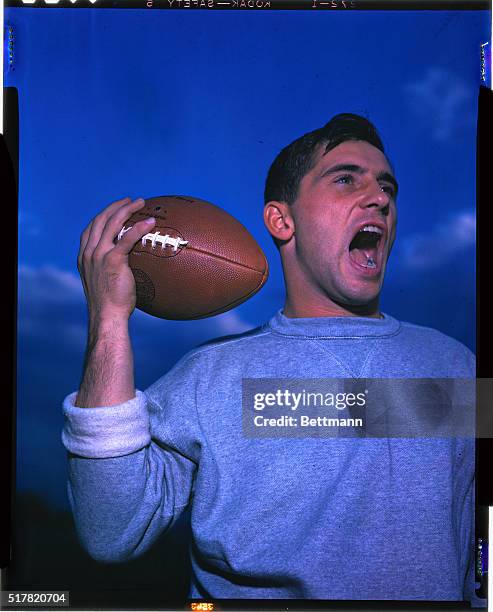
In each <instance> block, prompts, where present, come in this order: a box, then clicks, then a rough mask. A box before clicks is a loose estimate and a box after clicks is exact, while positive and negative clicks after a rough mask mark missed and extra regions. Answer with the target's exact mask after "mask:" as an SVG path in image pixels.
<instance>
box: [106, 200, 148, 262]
mask: <svg viewBox="0 0 493 612" xmlns="http://www.w3.org/2000/svg"><path fill="white" fill-rule="evenodd" d="M144 203H145V202H144V200H142V198H139V199H138V200H135V202H132V203H130V204H128V205H126V206H122V207H121V208H119V209H116V210H115V211H114V212H113V214H112V215H111V216H110V217H108V219H107V220H106V225H105V227H104V229H103V231H102V233H101V239H100V241H99V244H100V246H101V248H102V249H104V250H108V249H111V248H113V247H114V246H115V244H116V242H117V237H118V235H119V234H120V232H121V231H122V229H123V228H124V227H125V226H128V228H129V227H131V225H132V224H131V223H127V221H128V220H129V218H130V217H131V216H132V215H133V214H135V213H136V212H137V211H138V210H140V209H141V208H142V207H143V205H144ZM128 228H127V229H128Z"/></svg>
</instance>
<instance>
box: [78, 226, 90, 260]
mask: <svg viewBox="0 0 493 612" xmlns="http://www.w3.org/2000/svg"><path fill="white" fill-rule="evenodd" d="M92 223H93V222H92V221H91V222H90V223H89V225H88V226H87V227H86V229H85V230H84V231H83V232H82V234H81V236H80V244H79V252H78V254H77V268H78V269H79V270H80V269H81V264H82V255H83V254H84V250H85V248H86V244H87V241H88V240H89V234H90V233H91V226H92Z"/></svg>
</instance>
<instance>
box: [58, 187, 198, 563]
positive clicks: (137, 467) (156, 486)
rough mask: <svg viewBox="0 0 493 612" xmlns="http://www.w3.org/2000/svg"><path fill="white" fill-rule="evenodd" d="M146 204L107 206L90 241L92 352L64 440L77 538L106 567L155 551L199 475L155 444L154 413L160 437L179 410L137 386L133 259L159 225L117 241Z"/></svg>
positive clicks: (176, 452) (83, 269) (71, 403)
mask: <svg viewBox="0 0 493 612" xmlns="http://www.w3.org/2000/svg"><path fill="white" fill-rule="evenodd" d="M143 204H144V201H143V200H136V201H134V202H132V201H131V200H130V199H129V198H126V199H124V200H119V201H117V202H114V203H113V204H111V205H110V206H108V208H106V209H105V210H104V211H103V212H101V213H100V214H99V215H98V216H97V217H95V218H94V219H93V221H92V222H91V223H90V224H89V225H88V227H87V228H86V229H85V230H84V232H83V233H82V236H81V244H80V251H79V256H78V268H79V272H80V275H81V279H82V283H83V285H84V291H85V294H86V298H87V306H88V311H89V330H88V346H87V353H86V359H85V366H84V373H83V377H82V382H81V385H80V389H79V391H78V392H77V393H72V394H71V395H69V396H68V397H67V398H66V399H65V402H64V413H65V417H66V419H65V427H64V431H63V434H62V440H63V442H64V444H65V446H66V448H67V450H68V451H69V453H70V454H69V483H68V494H69V498H70V503H71V506H72V510H73V513H74V518H75V524H76V527H77V531H78V534H79V537H80V539H81V541H82V543H83V545H84V546H85V548H86V549H87V550H88V552H89V553H90V554H91V555H92V556H93V557H94V558H96V559H98V560H100V561H123V560H126V559H129V558H132V557H134V556H136V555H138V554H140V553H141V552H143V551H144V550H145V549H146V548H148V546H149V545H150V544H151V543H152V542H153V541H154V540H155V539H156V537H157V536H158V535H159V534H160V533H161V532H162V531H163V530H165V529H166V528H167V527H169V526H170V525H171V524H172V522H173V520H174V519H176V518H177V517H178V515H179V514H180V512H181V511H182V510H183V509H184V508H185V507H186V505H187V504H188V502H189V499H190V493H191V490H192V486H193V477H194V472H195V469H196V461H194V460H193V458H191V457H188V456H186V454H184V453H183V452H180V449H176V448H174V447H173V443H172V442H169V443H167V440H165V439H163V438H162V437H161V438H159V435H158V440H157V443H156V442H155V441H153V440H152V438H151V415H150V413H151V412H152V413H153V418H154V421H155V423H157V424H158V429H159V424H160V423H161V422H163V421H166V419H167V418H168V417H167V415H168V414H169V413H170V412H171V411H172V410H173V406H172V405H165V404H166V400H167V396H168V394H167V393H166V392H165V393H163V394H162V395H160V396H159V398H155V400H154V402H151V400H150V398H149V397H147V395H146V394H145V393H141V392H140V391H136V389H135V387H134V371H133V365H134V364H133V354H132V347H131V342H130V337H129V330H128V321H129V317H130V315H131V314H132V312H133V310H134V308H135V304H136V292H135V281H134V278H133V274H132V271H131V270H130V267H129V266H128V254H129V252H130V250H131V249H132V247H133V245H134V244H135V243H136V242H137V241H138V240H139V239H140V238H141V237H142V236H143V235H145V234H146V233H147V232H149V230H150V228H152V227H153V225H154V220H153V219H151V220H148V221H145V220H144V221H141V222H139V223H136V224H135V225H134V226H133V227H132V229H131V230H130V231H128V232H126V233H125V234H124V236H123V237H122V239H121V240H120V241H118V242H117V241H116V238H117V236H118V234H119V232H120V230H121V228H122V227H123V225H124V224H125V222H126V221H127V220H128V218H129V217H130V216H131V215H132V214H133V213H135V212H136V211H137V210H139V209H140V208H141V207H142V206H143ZM185 376H187V373H186V372H185ZM163 378H164V377H163ZM185 386H186V387H188V386H189V385H188V384H186V385H185ZM151 404H152V408H151ZM174 422H175V423H177V424H178V425H177V426H178V427H180V425H179V419H178V418H175V419H174Z"/></svg>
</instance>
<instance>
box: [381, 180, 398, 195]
mask: <svg viewBox="0 0 493 612" xmlns="http://www.w3.org/2000/svg"><path fill="white" fill-rule="evenodd" d="M380 189H381V190H382V191H383V192H384V193H386V194H387V195H388V196H389V197H391V198H393V197H395V189H394V186H393V185H388V184H386V183H384V184H383V185H380Z"/></svg>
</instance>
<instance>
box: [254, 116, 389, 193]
mask: <svg viewBox="0 0 493 612" xmlns="http://www.w3.org/2000/svg"><path fill="white" fill-rule="evenodd" d="M348 140H364V141H366V142H369V143H370V144H371V145H373V146H374V147H376V148H377V149H380V151H382V153H385V151H384V147H383V143H382V141H381V140H380V136H379V135H378V132H377V130H376V128H375V126H374V125H373V124H372V123H371V122H370V121H368V119H365V117H361V116H360V115H353V114H351V113H341V114H339V115H336V116H335V117H333V118H332V119H331V120H330V121H329V122H328V123H327V124H326V125H324V126H323V127H321V128H318V129H317V130H314V131H313V132H308V134H305V135H304V136H301V137H300V138H298V139H297V140H295V141H294V142H292V143H291V144H289V145H288V146H287V147H285V148H284V149H283V150H282V151H281V152H280V153H279V154H278V156H277V157H276V159H275V160H274V161H273V162H272V165H271V167H270V169H269V172H268V174H267V179H266V181H265V191H264V202H265V203H267V202H270V201H271V200H276V201H278V202H286V203H287V204H292V203H293V202H294V201H295V200H296V197H297V195H298V188H299V185H300V181H301V179H302V178H303V177H304V176H305V174H306V173H307V172H309V171H310V170H311V168H312V167H313V164H314V158H315V151H316V149H317V148H318V146H319V145H325V152H326V153H327V152H328V151H330V150H331V149H334V148H335V147H337V145H340V144H341V143H343V142H346V141H348Z"/></svg>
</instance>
